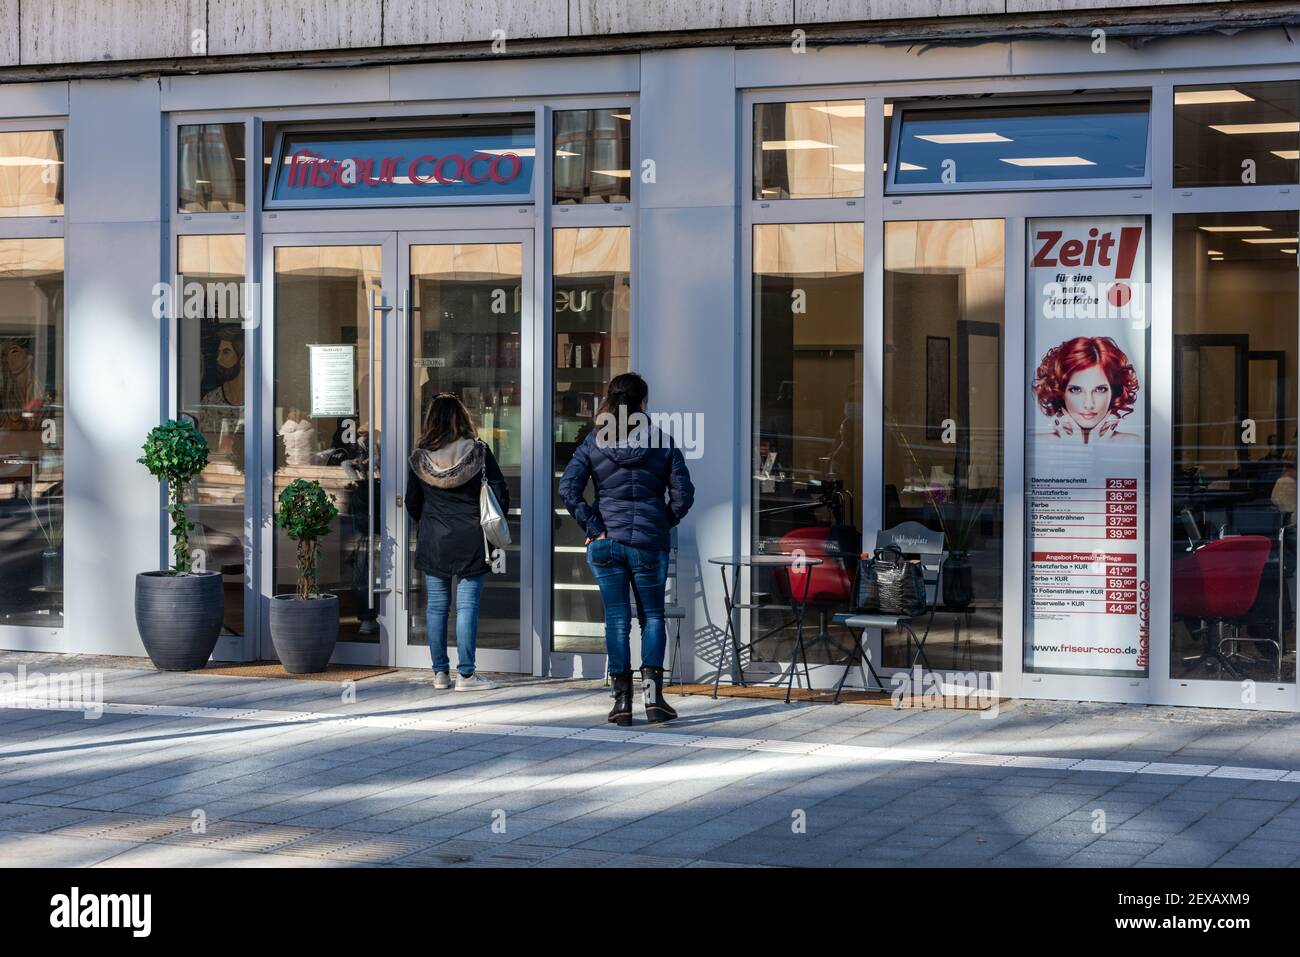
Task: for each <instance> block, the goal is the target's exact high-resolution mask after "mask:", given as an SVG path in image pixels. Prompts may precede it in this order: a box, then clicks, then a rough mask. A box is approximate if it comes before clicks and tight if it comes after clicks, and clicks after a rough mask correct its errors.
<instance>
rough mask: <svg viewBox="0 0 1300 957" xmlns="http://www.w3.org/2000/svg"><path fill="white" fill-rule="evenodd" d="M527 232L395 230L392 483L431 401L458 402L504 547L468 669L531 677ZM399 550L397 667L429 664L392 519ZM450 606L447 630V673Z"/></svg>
mask: <svg viewBox="0 0 1300 957" xmlns="http://www.w3.org/2000/svg"><path fill="white" fill-rule="evenodd" d="M531 249H532V244H531V233H528V232H508V233H503V232H501V231H491V232H478V233H472V232H471V233H466V232H457V233H454V234H453V233H404V234H402V235H401V237H400V240H399V243H398V279H397V282H398V289H399V290H400V292H399V302H398V314H399V320H398V321H399V323H400V324H401V328H400V330H398V331H399V335H398V337H397V338H398V348H399V349H400V352H399V353H398V355H400V359H399V360H398V361H399V362H400V363H401V365H400V371H398V372H396V373H395V374H394V375H393V377H392V378H393V381H394V383H395V384H396V387H397V388H399V389H400V390H401V393H400V397H399V398H398V399H397V401H396V402H395V404H394V409H395V410H397V414H398V415H399V416H400V421H398V422H396V423H395V429H396V439H397V440H396V442H395V449H396V450H397V452H398V453H400V454H398V455H397V456H396V457H395V458H394V460H393V461H394V474H399V473H400V474H401V476H402V478H403V483H404V482H405V476H406V471H407V464H406V463H407V459H408V457H409V454H410V450H411V449H413V448H414V447H415V446H416V444H417V443H418V441H419V437H420V434H421V432H422V426H423V421H424V416H425V413H426V411H427V410H428V408H429V404H430V403H431V402H432V401H433V398H434V397H435V396H437V395H438V394H440V393H444V392H450V393H452V394H454V395H456V396H457V397H459V398H460V400H461V401H462V402H463V403H464V404H465V406H466V408H467V409H468V410H469V413H470V415H471V417H472V418H473V420H474V425H475V427H476V428H477V430H478V433H479V436H480V437H481V438H482V439H483V441H484V442H486V443H487V445H488V446H489V447H490V448H491V449H492V453H493V455H494V456H495V457H496V459H497V462H498V463H499V464H500V466H501V471H502V472H503V473H504V474H505V478H506V482H507V484H508V485H509V488H510V503H509V510H508V518H509V524H510V538H511V544H510V545H509V546H507V547H506V548H504V549H501V550H497V551H495V552H494V554H493V559H492V571H491V572H489V574H488V578H487V581H486V582H485V584H484V589H483V595H482V600H481V604H480V607H479V620H478V647H477V655H476V658H477V666H478V668H479V669H480V670H482V671H507V672H520V671H524V672H526V671H529V670H531V668H532V663H531V641H529V640H528V638H529V636H530V635H531V633H532V624H531V623H532V613H531V607H530V605H531V601H532V590H531V588H530V587H529V585H530V582H531V571H532V569H533V568H534V567H535V565H534V562H533V560H532V556H531V553H530V548H531V543H532V537H533V532H532V515H533V509H532V507H531V497H532V492H531V485H532V483H531V482H530V481H528V480H527V479H526V477H528V476H531V475H532V474H533V450H532V443H531V436H532V429H531V427H530V423H531V421H532V415H533V409H534V403H533V401H532V393H533V385H534V378H533V375H532V363H531V362H530V361H529V357H530V356H531V354H532V348H533V342H534V339H533V329H534V322H533V321H532V290H531V283H530V277H531V273H532V270H531V268H530V265H531V256H532V253H531ZM392 521H393V531H394V540H395V541H397V542H400V543H402V547H401V548H400V549H399V551H400V555H399V556H398V562H399V566H400V567H399V575H400V578H399V580H400V582H401V583H402V584H401V587H399V588H398V593H399V594H398V596H397V600H398V601H399V602H400V603H401V604H400V608H399V610H398V612H397V614H398V615H399V617H400V619H401V629H400V632H399V633H400V638H399V639H398V640H397V664H399V665H403V666H407V667H426V668H427V667H429V664H430V662H429V652H428V650H427V648H428V642H427V635H426V617H427V616H426V604H427V600H428V595H427V590H426V587H425V576H424V574H423V573H422V572H420V571H419V570H418V569H417V568H416V567H415V552H416V543H417V527H416V523H415V522H413V521H411V520H410V519H409V518H408V516H407V515H406V512H405V510H404V509H403V508H395V509H394V510H393V513H392ZM455 616H456V609H455V606H454V603H453V607H452V613H451V615H449V616H448V617H449V621H448V623H447V632H448V651H449V656H450V658H451V662H452V667H453V668H454V667H455V666H456V662H457V658H456V650H455V644H456V617H455Z"/></svg>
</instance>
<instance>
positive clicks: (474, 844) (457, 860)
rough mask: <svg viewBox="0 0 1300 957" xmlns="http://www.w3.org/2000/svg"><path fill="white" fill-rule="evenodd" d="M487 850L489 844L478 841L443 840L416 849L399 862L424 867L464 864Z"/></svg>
mask: <svg viewBox="0 0 1300 957" xmlns="http://www.w3.org/2000/svg"><path fill="white" fill-rule="evenodd" d="M489 850H492V845H491V844H483V843H481V842H479V841H459V840H455V841H443V842H442V843H441V844H435V845H434V846H432V847H429V848H426V849H425V850H422V851H417V852H416V853H415V854H412V855H410V856H409V857H404V858H402V860H401V861H400V863H401V864H403V865H408V866H412V865H414V866H425V867H439V866H446V865H448V864H464V863H466V862H467V861H471V860H473V859H474V858H475V857H476V856H477V855H479V854H482V853H484V852H485V851H489Z"/></svg>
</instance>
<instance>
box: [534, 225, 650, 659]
mask: <svg viewBox="0 0 1300 957" xmlns="http://www.w3.org/2000/svg"><path fill="white" fill-rule="evenodd" d="M551 235H552V238H553V240H554V262H555V272H554V276H553V282H554V286H555V301H554V304H553V305H554V323H555V343H554V346H555V369H554V375H555V399H554V403H555V411H554V416H555V419H554V422H553V423H552V428H553V430H554V432H553V435H554V441H555V447H554V449H555V451H554V461H553V464H554V474H553V475H552V477H551V507H552V509H553V515H554V521H553V523H552V526H551V528H552V545H553V549H554V556H553V559H552V573H553V574H554V583H555V584H554V592H553V594H552V598H551V613H552V616H553V617H554V624H553V628H552V636H553V638H552V648H553V649H554V650H555V651H571V652H588V653H595V654H604V653H605V637H604V636H605V625H604V622H605V614H604V606H603V605H602V603H601V600H600V590H599V589H598V588H597V586H596V583H595V581H593V580H592V577H591V571H590V569H588V568H587V550H586V548H584V547H583V544H582V540H583V538H584V535H583V532H582V529H581V527H579V525H578V523H577V522H575V521H573V520H571V519H570V518H569V517H568V513H567V511H566V510H565V508H564V503H563V502H561V501H560V491H559V489H560V475H562V474H563V472H564V468H565V466H567V465H568V464H569V459H571V458H572V457H573V453H574V452H575V451H576V450H577V448H578V446H579V445H580V444H581V443H582V440H583V439H584V438H586V435H587V433H588V432H589V431H591V429H592V428H593V421H592V420H593V417H594V416H595V414H596V409H597V408H598V407H599V406H600V403H601V400H603V399H604V397H605V390H606V389H607V388H608V386H609V381H610V379H612V378H614V376H616V375H619V374H621V373H623V372H627V371H628V369H629V363H630V360H631V347H632V322H631V318H632V306H631V300H632V297H631V285H630V281H631V268H632V255H631V246H630V243H631V231H630V230H628V229H626V228H624V227H621V226H607V227H599V228H590V229H557V230H555V231H554V232H553V233H552V234H551ZM650 401H651V402H654V401H655V399H654V396H653V395H652V396H651V397H650ZM586 495H587V498H588V500H590V499H591V498H593V496H594V492H593V490H592V487H591V484H590V483H588V486H587V489H586Z"/></svg>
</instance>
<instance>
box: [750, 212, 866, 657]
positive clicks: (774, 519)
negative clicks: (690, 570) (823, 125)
mask: <svg viewBox="0 0 1300 957" xmlns="http://www.w3.org/2000/svg"><path fill="white" fill-rule="evenodd" d="M862 256H863V227H862V224H861V223H806V224H798V225H768V226H755V227H754V436H753V444H752V447H751V453H750V454H751V473H750V474H751V476H752V482H753V496H752V501H753V516H752V537H753V541H752V548H753V551H754V552H755V553H769V554H797V553H798V552H799V551H802V553H803V554H805V555H808V556H809V557H815V558H822V559H823V560H824V564H822V565H819V566H814V567H813V568H812V572H811V574H812V576H813V577H812V581H811V582H809V583H808V589H809V591H808V599H809V609H810V610H809V617H808V622H809V625H808V627H807V628H806V629H805V644H806V645H807V648H808V660H809V661H810V662H826V661H830V660H836V659H839V658H842V656H843V654H846V653H847V652H848V650H849V648H851V647H852V638H851V636H850V635H849V634H848V633H847V632H846V631H844V630H843V629H841V628H838V627H833V626H831V625H830V624H829V621H830V616H831V615H833V614H834V613H835V612H838V611H844V610H845V609H846V608H847V606H848V599H849V590H850V584H851V581H852V575H853V571H852V569H853V567H854V560H855V558H856V555H857V550H858V545H857V517H856V509H855V507H854V503H855V502H857V501H859V500H860V497H861V496H860V492H861V488H862V445H861V442H862V295H863V291H862V289H863V287H862ZM790 582H791V578H790V576H788V575H787V574H786V573H785V572H784V571H777V572H770V571H761V572H760V571H759V570H757V569H756V570H755V574H754V577H753V579H752V580H751V587H752V589H753V591H754V592H755V593H757V596H760V597H761V599H762V600H761V602H760V603H762V604H768V605H780V604H781V603H782V602H783V601H785V600H786V599H787V598H788V596H789V594H790ZM795 587H796V590H797V593H798V594H799V595H800V596H802V594H803V583H801V582H796V583H795ZM790 618H791V616H790V614H789V611H788V610H782V609H781V608H779V607H775V608H768V609H766V610H761V611H757V612H755V613H754V615H753V616H752V617H751V619H750V620H751V625H752V638H753V639H754V640H758V641H759V645H758V646H757V647H756V648H755V653H754V654H755V658H756V659H763V660H784V661H788V660H789V656H790V653H791V650H792V648H791V642H793V640H794V628H793V626H792V624H791V623H790ZM832 632H833V633H832ZM818 637H821V638H825V639H827V640H822V641H819V640H817V638H818ZM832 643H833V644H832ZM837 648H838V650H836V649H837Z"/></svg>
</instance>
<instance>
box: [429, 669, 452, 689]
mask: <svg viewBox="0 0 1300 957" xmlns="http://www.w3.org/2000/svg"><path fill="white" fill-rule="evenodd" d="M433 686H434V687H435V688H438V689H439V690H442V691H445V690H446V689H448V688H450V687H451V675H449V674H447V672H445V671H435V672H434V673H433Z"/></svg>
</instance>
